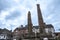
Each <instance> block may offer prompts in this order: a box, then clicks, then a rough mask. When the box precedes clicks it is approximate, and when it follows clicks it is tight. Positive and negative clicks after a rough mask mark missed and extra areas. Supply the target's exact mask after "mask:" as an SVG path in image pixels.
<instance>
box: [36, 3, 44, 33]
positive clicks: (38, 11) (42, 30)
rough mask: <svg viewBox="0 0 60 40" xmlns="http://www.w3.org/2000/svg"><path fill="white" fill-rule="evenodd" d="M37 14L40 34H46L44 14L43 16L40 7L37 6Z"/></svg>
mask: <svg viewBox="0 0 60 40" xmlns="http://www.w3.org/2000/svg"><path fill="white" fill-rule="evenodd" d="M37 14H38V24H39V27H40V28H39V29H40V33H44V22H43V18H42V14H41V10H40V5H39V4H37Z"/></svg>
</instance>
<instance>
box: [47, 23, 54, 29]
mask: <svg viewBox="0 0 60 40" xmlns="http://www.w3.org/2000/svg"><path fill="white" fill-rule="evenodd" d="M46 28H54V27H53V25H52V24H47V25H46Z"/></svg>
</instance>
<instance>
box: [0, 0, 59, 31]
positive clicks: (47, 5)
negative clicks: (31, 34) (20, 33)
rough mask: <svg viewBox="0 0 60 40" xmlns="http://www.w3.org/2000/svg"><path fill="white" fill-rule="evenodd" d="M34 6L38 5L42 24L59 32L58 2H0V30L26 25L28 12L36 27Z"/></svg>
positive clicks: (2, 0) (10, 0) (52, 0)
mask: <svg viewBox="0 0 60 40" xmlns="http://www.w3.org/2000/svg"><path fill="white" fill-rule="evenodd" d="M36 4H40V8H41V12H42V16H43V19H44V22H45V23H46V24H52V25H53V26H54V28H55V31H59V30H58V29H60V0H0V28H7V29H9V30H11V28H12V29H13V30H14V29H15V28H16V27H19V26H20V25H26V24H27V13H28V11H30V12H31V17H32V23H33V25H38V21H37V20H38V19H37V7H36Z"/></svg>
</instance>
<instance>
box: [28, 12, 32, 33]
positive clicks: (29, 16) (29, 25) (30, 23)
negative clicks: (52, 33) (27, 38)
mask: <svg viewBox="0 0 60 40" xmlns="http://www.w3.org/2000/svg"><path fill="white" fill-rule="evenodd" d="M28 32H29V34H31V33H32V21H31V13H30V11H28Z"/></svg>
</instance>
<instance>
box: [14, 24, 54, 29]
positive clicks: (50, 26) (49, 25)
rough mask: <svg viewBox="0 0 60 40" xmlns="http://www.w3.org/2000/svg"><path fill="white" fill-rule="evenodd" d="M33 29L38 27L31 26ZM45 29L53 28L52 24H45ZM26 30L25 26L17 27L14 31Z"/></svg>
mask: <svg viewBox="0 0 60 40" xmlns="http://www.w3.org/2000/svg"><path fill="white" fill-rule="evenodd" d="M33 28H36V29H38V28H39V26H33ZM45 28H54V27H53V25H52V24H47V25H46V26H45ZM26 29H28V26H25V27H18V28H16V29H15V30H26Z"/></svg>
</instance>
